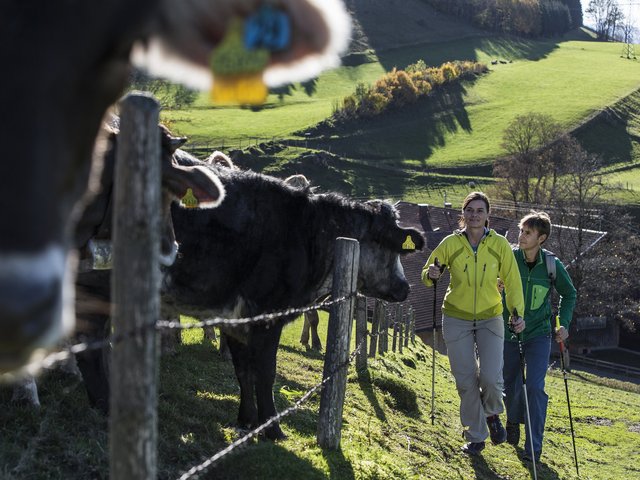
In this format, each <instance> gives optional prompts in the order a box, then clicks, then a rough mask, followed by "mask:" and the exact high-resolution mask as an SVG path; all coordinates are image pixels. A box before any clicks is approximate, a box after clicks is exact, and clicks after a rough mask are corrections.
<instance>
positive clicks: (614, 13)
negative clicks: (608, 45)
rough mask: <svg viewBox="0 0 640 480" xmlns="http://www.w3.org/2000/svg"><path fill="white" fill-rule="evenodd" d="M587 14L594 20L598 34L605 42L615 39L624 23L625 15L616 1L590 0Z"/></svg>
mask: <svg viewBox="0 0 640 480" xmlns="http://www.w3.org/2000/svg"><path fill="white" fill-rule="evenodd" d="M585 12H586V13H587V14H589V15H590V16H591V18H592V19H593V21H594V23H595V26H596V33H597V34H598V37H599V38H600V39H601V40H604V41H607V40H612V39H614V38H615V36H616V31H617V29H618V28H619V27H620V26H621V25H623V22H624V14H623V13H622V10H621V9H620V7H619V6H618V3H617V2H616V1H615V0H590V1H589V6H588V7H587V9H586V10H585Z"/></svg>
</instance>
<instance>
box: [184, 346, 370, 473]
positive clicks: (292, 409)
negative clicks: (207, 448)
mask: <svg viewBox="0 0 640 480" xmlns="http://www.w3.org/2000/svg"><path fill="white" fill-rule="evenodd" d="M366 339H367V336H366V335H365V336H364V338H363V339H362V340H361V341H360V344H359V345H358V346H357V347H356V348H355V349H354V351H353V352H351V354H350V355H349V358H348V359H347V360H346V361H344V362H343V363H341V364H340V365H338V366H337V367H336V368H335V369H333V371H332V372H331V373H330V374H329V375H328V376H327V377H326V378H323V379H322V381H321V382H320V383H318V384H317V385H315V386H313V387H311V388H310V389H309V390H308V391H307V392H306V393H305V394H304V395H303V396H302V397H300V399H299V400H298V401H297V402H295V403H294V404H293V405H291V406H290V407H289V408H287V409H286V410H284V411H282V412H280V413H278V414H277V415H274V416H273V417H271V418H269V419H268V420H267V421H266V422H265V423H263V424H262V425H260V426H259V427H256V428H255V429H253V430H252V431H250V432H249V433H247V434H246V435H244V436H243V437H241V438H239V439H238V440H236V441H234V442H233V443H231V444H229V445H228V446H227V447H225V448H224V449H222V450H220V451H219V452H218V453H216V454H215V455H213V456H212V457H209V458H208V459H207V460H205V461H204V462H202V463H201V464H200V465H196V466H194V467H192V468H190V469H189V470H188V471H186V472H185V473H183V474H182V475H181V476H180V477H179V479H178V480H188V479H190V478H194V477H195V476H197V475H199V474H201V473H204V471H205V470H207V469H209V468H211V467H212V466H213V465H214V464H215V463H217V462H218V461H220V460H221V459H222V458H223V457H224V456H226V455H228V454H229V453H231V452H232V451H234V450H235V449H236V448H238V447H239V446H241V445H243V444H244V443H246V442H247V441H249V440H250V439H251V438H253V437H255V436H256V435H258V434H259V433H260V432H262V431H263V430H265V429H266V428H267V427H269V426H270V425H271V424H273V423H274V422H277V421H279V420H280V419H281V418H284V417H286V416H288V415H290V414H292V413H293V412H295V411H297V410H299V409H300V408H301V407H302V405H303V404H304V403H306V401H307V400H309V399H310V398H311V397H312V396H313V395H314V394H315V393H316V392H317V391H318V390H320V389H321V388H323V387H324V385H325V384H326V383H327V382H328V381H329V380H331V379H332V378H333V376H334V375H335V374H336V373H337V372H339V371H340V370H341V369H343V368H345V367H347V366H348V365H349V364H350V363H351V362H352V361H353V359H354V358H355V356H356V355H357V354H358V352H359V351H360V349H361V348H362V345H363V344H364V342H365V341H366ZM196 478H197V477H196Z"/></svg>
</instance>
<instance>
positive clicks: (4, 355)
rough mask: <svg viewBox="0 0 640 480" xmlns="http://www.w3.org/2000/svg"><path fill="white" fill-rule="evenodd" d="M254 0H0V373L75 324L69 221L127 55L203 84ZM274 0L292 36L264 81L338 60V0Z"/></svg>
mask: <svg viewBox="0 0 640 480" xmlns="http://www.w3.org/2000/svg"><path fill="white" fill-rule="evenodd" d="M262 3H263V2H262V0H180V1H177V0H176V1H171V0H136V1H133V2H132V1H130V0H102V1H100V2H66V1H65V2H56V1H54V2H52V1H47V0H30V1H24V0H4V1H2V2H0V65H2V66H3V71H4V74H3V75H0V105H2V109H3V113H4V116H3V121H2V124H1V125H0V143H1V144H2V145H3V158H4V159H5V160H4V161H2V162H0V182H1V184H0V371H3V370H8V369H12V368H15V367H17V366H19V365H21V364H22V363H24V362H25V361H26V360H27V358H28V357H29V356H30V355H31V354H32V352H33V351H34V349H35V348H37V347H48V346H50V345H52V344H53V342H54V341H55V340H56V339H58V338H59V337H60V336H61V334H62V333H63V331H65V330H69V329H70V327H71V325H72V323H73V311H72V308H70V307H71V304H72V303H73V302H72V301H71V299H72V297H73V277H74V274H73V269H72V268H71V265H72V264H73V263H74V261H73V258H71V257H72V255H71V256H70V254H69V252H70V249H71V247H72V244H73V229H74V223H75V220H77V219H78V218H79V213H80V212H81V210H82V205H81V203H82V202H81V198H82V197H83V195H84V193H85V191H86V190H87V185H88V181H89V175H90V171H91V165H92V162H91V159H92V152H93V149H94V142H95V139H96V135H97V133H98V131H99V127H100V124H101V120H102V117H103V115H104V114H105V111H106V110H107V108H108V107H109V106H110V105H111V104H112V103H113V102H115V101H116V100H117V98H118V96H119V95H120V94H121V93H122V91H123V90H124V88H125V86H126V83H127V81H128V78H129V74H130V67H131V60H130V59H131V57H132V54H133V56H134V57H135V59H136V60H138V61H140V62H141V63H145V64H146V65H150V66H152V67H153V68H152V73H153V71H155V72H159V71H162V72H163V73H165V74H166V73H169V74H171V77H172V78H174V79H178V80H180V79H182V80H184V79H186V78H188V79H190V80H194V79H200V80H201V81H200V82H197V83H199V85H201V86H202V85H203V84H207V83H211V73H210V71H209V64H210V56H211V53H212V51H213V49H214V48H216V46H217V45H219V44H220V42H221V40H222V39H223V37H224V35H225V33H226V30H227V25H229V23H231V22H230V20H231V19H232V18H235V17H246V16H247V15H249V14H250V13H251V12H253V11H255V10H256V8H258V7H259V6H260V5H261V4H262ZM267 3H270V2H267ZM277 3H278V6H279V7H280V8H282V9H283V10H284V11H286V12H287V13H288V14H289V16H290V18H291V44H290V45H289V48H285V49H283V50H282V51H279V52H275V53H273V54H272V55H271V57H270V60H269V64H268V67H267V70H266V72H265V80H266V81H267V83H269V84H277V83H283V82H288V81H295V80H302V79H303V78H309V77H311V76H314V75H316V74H317V73H318V72H319V71H320V70H321V69H322V68H324V67H326V66H329V65H334V64H336V63H337V54H338V53H339V52H340V50H342V49H343V48H344V47H345V46H346V44H347V42H348V25H349V21H348V16H347V14H346V11H345V9H344V6H343V5H342V4H341V3H340V1H339V0H331V1H328V0H324V1H318V0H280V1H279V2H277ZM134 47H135V48H134ZM160 52H164V53H166V54H167V55H171V56H173V57H174V58H173V60H175V59H177V58H179V59H181V60H182V61H183V63H188V64H189V65H190V66H192V67H193V68H194V69H195V70H196V71H195V74H194V73H193V72H187V71H186V70H184V69H182V68H175V67H176V62H175V61H172V62H167V61H166V59H165V58H163V56H162V55H160V54H159V53H160ZM293 69H295V71H294V72H292V70H293ZM192 83H195V82H193V81H192ZM96 157H99V155H96Z"/></svg>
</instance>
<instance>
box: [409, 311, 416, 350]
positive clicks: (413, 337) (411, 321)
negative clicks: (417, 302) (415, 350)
mask: <svg viewBox="0 0 640 480" xmlns="http://www.w3.org/2000/svg"><path fill="white" fill-rule="evenodd" d="M409 325H410V327H409V328H410V329H411V345H415V344H416V312H415V311H414V310H413V307H409Z"/></svg>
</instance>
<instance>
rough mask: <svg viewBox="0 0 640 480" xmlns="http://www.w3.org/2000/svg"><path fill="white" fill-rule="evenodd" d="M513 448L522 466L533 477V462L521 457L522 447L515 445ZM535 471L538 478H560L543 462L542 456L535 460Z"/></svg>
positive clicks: (544, 479) (522, 453) (548, 479)
mask: <svg viewBox="0 0 640 480" xmlns="http://www.w3.org/2000/svg"><path fill="white" fill-rule="evenodd" d="M515 450H516V454H517V455H518V460H520V463H522V466H523V467H524V468H526V469H527V470H528V471H529V472H531V477H532V478H533V463H531V462H530V461H528V460H525V459H524V458H523V455H524V453H525V452H524V449H522V448H520V447H516V449H515ZM536 472H537V474H538V478H539V479H541V480H558V479H559V478H560V476H559V475H558V472H557V471H556V470H554V469H553V468H551V467H550V466H549V465H547V464H546V463H545V462H544V456H543V457H542V458H540V460H539V461H538V462H536Z"/></svg>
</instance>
